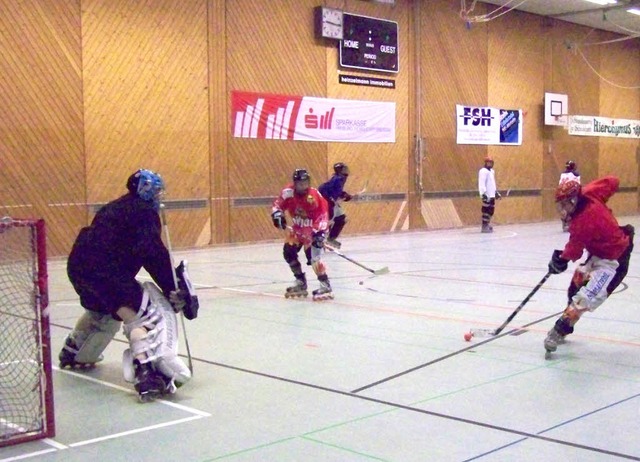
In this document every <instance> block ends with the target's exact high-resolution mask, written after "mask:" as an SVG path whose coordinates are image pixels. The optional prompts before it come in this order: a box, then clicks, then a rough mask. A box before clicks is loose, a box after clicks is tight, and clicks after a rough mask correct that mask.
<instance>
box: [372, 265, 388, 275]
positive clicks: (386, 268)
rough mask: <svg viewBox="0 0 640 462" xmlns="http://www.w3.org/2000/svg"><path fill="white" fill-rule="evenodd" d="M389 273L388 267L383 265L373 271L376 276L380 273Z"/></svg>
mask: <svg viewBox="0 0 640 462" xmlns="http://www.w3.org/2000/svg"><path fill="white" fill-rule="evenodd" d="M388 273H389V267H388V266H385V267H384V268H380V269H379V270H375V271H374V272H373V274H375V275H376V276H380V275H382V274H388Z"/></svg>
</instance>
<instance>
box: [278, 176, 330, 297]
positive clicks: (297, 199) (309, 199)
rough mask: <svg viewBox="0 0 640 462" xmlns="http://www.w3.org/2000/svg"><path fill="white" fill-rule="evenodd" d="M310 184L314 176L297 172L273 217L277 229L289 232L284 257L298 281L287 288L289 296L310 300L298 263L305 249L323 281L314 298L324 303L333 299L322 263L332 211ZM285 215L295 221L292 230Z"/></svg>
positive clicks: (287, 295) (312, 266)
mask: <svg viewBox="0 0 640 462" xmlns="http://www.w3.org/2000/svg"><path fill="white" fill-rule="evenodd" d="M310 183H311V177H310V176H309V173H307V171H306V170H304V169H297V170H295V171H294V172H293V183H290V184H288V185H287V186H285V187H284V188H283V189H282V191H281V192H280V196H278V197H277V198H276V200H275V201H274V202H273V208H272V210H271V212H272V213H271V218H272V220H273V225H274V226H275V227H276V228H280V229H286V230H287V235H286V237H285V242H284V247H283V249H282V254H283V256H284V260H285V261H286V262H287V263H288V264H289V267H290V268H291V271H292V272H293V275H294V276H295V278H296V282H295V284H294V285H293V286H291V287H287V291H286V292H285V297H286V298H290V297H306V296H307V294H308V293H307V278H306V276H305V273H303V272H302V265H301V264H300V260H298V254H299V253H300V250H301V249H302V248H304V252H305V255H306V257H307V261H310V262H311V268H312V269H313V271H314V273H315V274H316V276H317V277H318V281H320V288H318V289H316V290H314V291H313V299H314V300H321V299H327V298H333V292H332V290H331V284H329V277H328V276H327V273H326V268H325V265H324V263H323V262H322V250H323V247H324V241H325V238H326V233H327V230H328V228H329V212H328V209H329V208H328V205H327V201H326V200H325V199H324V198H323V197H322V195H321V194H320V193H319V192H318V190H317V189H315V188H312V187H311V186H310ZM285 212H286V213H287V214H288V215H289V217H290V219H291V223H292V226H291V227H287V219H286V216H285Z"/></svg>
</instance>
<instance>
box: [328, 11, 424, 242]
mask: <svg viewBox="0 0 640 462" xmlns="http://www.w3.org/2000/svg"><path fill="white" fill-rule="evenodd" d="M344 10H345V11H346V12H348V13H352V14H358V15H363V16H370V17H375V18H380V19H385V20H388V21H395V22H397V23H398V34H399V36H398V50H399V55H398V58H399V69H400V72H398V73H387V72H371V71H367V70H362V69H352V68H340V67H339V51H338V48H337V45H336V46H329V47H328V48H327V50H328V52H327V55H326V56H327V61H326V67H327V73H326V74H327V75H326V81H327V97H329V98H337V99H347V100H365V101H387V102H394V103H395V105H396V141H395V143H329V144H328V146H327V149H328V152H327V156H328V157H327V166H326V173H325V175H324V178H323V179H322V181H325V180H326V179H327V178H329V177H330V176H331V175H332V174H333V164H334V163H335V162H346V163H347V164H348V165H349V168H350V170H351V174H350V176H349V180H348V182H347V184H346V185H345V190H346V191H349V192H350V193H352V194H354V193H356V192H358V191H360V190H361V189H362V188H363V187H364V186H365V184H366V185H367V192H366V194H367V195H369V197H371V196H372V195H375V196H379V195H384V194H393V196H392V197H394V199H388V200H384V199H382V200H378V199H376V200H374V201H360V202H351V203H348V204H346V205H345V208H346V209H347V215H348V220H349V224H348V225H347V226H346V227H345V229H344V232H343V233H344V235H348V234H357V233H363V232H368V231H369V230H370V229H372V227H373V228H375V229H376V231H379V230H381V229H385V230H387V231H389V230H390V229H391V226H390V223H387V222H388V220H387V218H386V217H385V219H382V222H383V223H385V226H383V227H382V228H381V229H380V228H379V227H378V225H379V224H380V223H379V222H380V220H381V216H382V214H383V211H384V213H389V212H388V210H391V212H390V213H391V215H392V217H393V216H395V214H396V212H397V211H398V210H399V209H400V208H401V207H402V204H403V200H402V199H401V198H400V197H401V196H402V195H406V193H407V191H408V189H409V188H410V187H411V185H410V184H409V177H408V161H407V158H408V157H409V156H411V155H412V141H410V139H412V135H410V133H409V128H408V127H409V125H408V124H409V117H410V114H409V76H410V74H411V72H412V69H411V66H412V64H411V61H412V60H411V52H410V50H409V49H410V47H409V41H410V40H411V39H412V36H411V35H410V25H409V21H410V18H411V16H410V12H411V9H410V6H409V5H408V4H405V3H403V4H398V5H396V6H395V7H391V6H388V5H380V4H373V3H364V2H359V1H351V2H347V4H346V5H345V8H344ZM340 74H348V75H357V76H362V77H377V78H384V79H390V80H394V81H395V85H396V88H395V89H388V88H378V87H368V86H359V85H344V84H340V83H339V82H338V78H339V75H340ZM387 197H389V196H387ZM396 197H397V199H396ZM365 202H366V205H364V204H365ZM386 224H389V226H386Z"/></svg>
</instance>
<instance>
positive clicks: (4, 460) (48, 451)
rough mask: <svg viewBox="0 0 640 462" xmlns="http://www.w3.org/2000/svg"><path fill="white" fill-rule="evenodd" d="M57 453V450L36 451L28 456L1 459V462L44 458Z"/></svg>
mask: <svg viewBox="0 0 640 462" xmlns="http://www.w3.org/2000/svg"><path fill="white" fill-rule="evenodd" d="M56 451H57V449H44V450H42V451H35V452H30V453H28V454H21V455H19V456H14V457H8V458H6V459H0V462H12V461H14V460H23V459H29V458H31V457H37V456H42V455H44V454H49V453H52V452H56Z"/></svg>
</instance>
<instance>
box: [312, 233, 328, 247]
mask: <svg viewBox="0 0 640 462" xmlns="http://www.w3.org/2000/svg"><path fill="white" fill-rule="evenodd" d="M324 237H325V236H324V232H322V231H317V232H315V233H313V242H312V243H311V245H312V246H314V247H315V248H317V249H321V248H323V247H324Z"/></svg>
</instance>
